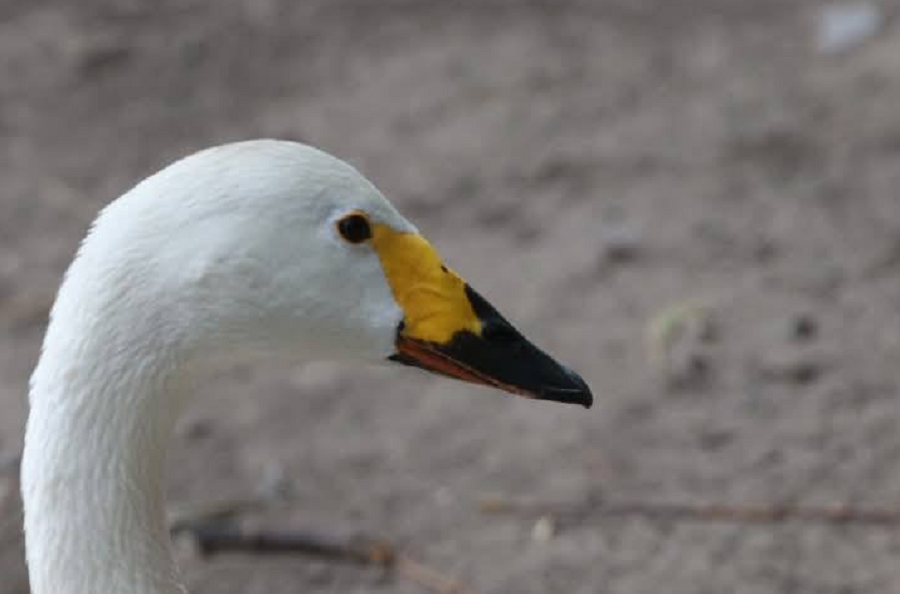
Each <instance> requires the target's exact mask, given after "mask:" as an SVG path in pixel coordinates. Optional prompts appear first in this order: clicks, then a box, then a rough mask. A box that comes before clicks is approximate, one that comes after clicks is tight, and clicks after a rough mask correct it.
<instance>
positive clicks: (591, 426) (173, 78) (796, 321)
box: [0, 0, 900, 594]
mask: <svg viewBox="0 0 900 594" xmlns="http://www.w3.org/2000/svg"><path fill="white" fill-rule="evenodd" d="M881 6H882V7H883V8H884V10H885V14H886V16H887V20H886V23H885V25H884V27H883V28H882V30H881V31H880V32H879V34H878V35H877V36H875V37H874V38H873V39H871V40H869V41H868V42H867V43H865V44H863V45H861V46H858V47H856V48H853V49H852V50H850V51H847V52H844V53H842V54H839V55H823V54H822V53H820V52H818V51H817V50H816V43H815V39H814V30H815V25H816V22H817V18H818V15H819V12H820V9H821V7H822V3H820V2H814V1H801V0H796V1H793V2H783V1H775V0H754V1H753V2H748V1H746V0H677V1H676V0H656V1H652V0H640V1H639V0H605V1H597V2H593V3H592V2H565V1H561V2H550V1H546V2H539V1H534V2H529V1H520V2H516V1H513V0H485V1H483V2H476V1H473V2H469V3H458V2H454V3H450V2H437V1H428V0H390V1H385V2H375V1H365V0H349V1H342V2H337V1H326V0H318V1H312V2H311V1H307V2H291V1H288V0H246V1H244V2H221V3H212V2H208V3H204V2H201V1H198V0H181V1H175V0H169V1H166V2H156V3H151V2H141V1H140V0H131V1H128V2H113V1H109V2H97V1H90V2H88V1H84V2H80V3H77V5H76V3H75V2H68V3H67V2H62V1H56V2H48V1H36V0H32V1H29V2H25V1H14V0H8V1H7V2H5V3H3V4H2V5H0V139H2V140H0V213H2V214H0V406H2V411H3V412H2V415H0V458H2V457H3V456H12V455H14V454H15V453H16V452H17V451H18V449H19V448H20V440H21V436H22V427H23V421H24V418H25V414H26V400H25V399H26V383H27V378H28V375H29V373H30V370H31V367H32V366H33V364H34V361H35V359H36V356H37V352H38V348H39V343H40V339H41V336H42V333H43V330H44V325H45V319H46V313H47V310H48V307H49V306H50V304H51V302H52V299H53V295H54V291H55V289H56V286H57V283H58V279H59V276H60V274H61V273H62V271H63V269H64V267H65V266H66V264H67V263H68V261H69V260H70V258H71V256H72V253H73V251H74V249H75V247H76V245H77V242H78V240H79V239H80V237H81V236H82V235H83V233H84V231H85V229H86V227H87V225H88V224H89V222H90V221H91V219H92V218H93V217H94V215H95V213H96V211H97V210H98V208H100V207H101V206H102V205H103V204H105V203H106V202H108V201H109V200H111V199H113V198H114V197H115V196H117V195H118V194H119V193H121V192H122V191H124V190H125V189H127V188H128V187H129V186H130V185H131V184H133V183H134V182H135V181H136V180H137V179H139V178H141V177H143V176H144V175H147V174H149V173H151V172H152V171H154V170H156V169H157V168H159V167H161V166H162V165H164V164H165V163H167V162H168V161H170V160H172V159H174V158H176V157H178V156H180V155H183V154H185V153H187V152H190V151H192V150H195V149H198V148H201V147H205V146H207V145H211V144H216V143H220V142H224V141H227V140H232V139H242V138H248V137H259V136H277V137H283V138H292V139H301V140H303V141H306V142H309V143H312V144H315V145H317V146H320V147H322V148H324V149H326V150H329V151H331V152H333V153H335V154H338V155H340V156H342V157H344V158H346V159H348V160H349V161H351V162H353V163H354V164H356V165H357V166H358V167H360V168H361V169H362V170H363V171H364V172H365V173H366V174H367V175H368V176H369V177H370V178H371V179H373V180H374V181H375V182H376V183H377V184H378V185H379V187H380V188H381V189H382V190H383V191H384V192H385V194H386V195H388V196H389V197H390V198H391V199H392V200H393V201H394V202H395V203H396V204H397V205H398V206H399V207H400V209H401V210H402V211H404V212H405V213H406V214H407V215H408V216H410V218H412V219H413V220H415V221H416V222H417V223H418V224H419V226H420V228H421V229H422V230H423V231H424V232H425V233H426V234H427V235H428V236H429V237H430V238H431V239H432V240H433V241H434V242H435V243H436V244H437V245H438V246H439V247H440V249H441V250H442V252H443V253H444V256H445V257H446V259H447V260H448V261H449V262H450V263H451V264H452V265H453V266H454V267H455V268H457V269H458V270H460V271H461V272H462V273H463V274H464V275H465V276H466V277H467V278H468V279H469V280H470V281H471V282H472V284H473V285H474V286H476V287H477V288H478V289H479V290H480V291H481V292H482V293H483V294H485V295H486V296H487V297H488V298H490V299H491V300H492V301H493V302H495V304H496V305H498V307H500V308H501V309H502V310H503V311H504V312H505V313H507V315H508V317H510V318H511V319H513V320H514V321H516V322H517V323H518V325H519V326H520V327H521V328H522V329H523V330H525V331H526V333H527V334H529V335H531V336H532V337H534V338H535V339H536V340H537V341H538V342H539V343H541V344H542V345H543V346H545V347H546V348H547V349H548V350H550V351H552V352H554V353H555V354H556V355H558V356H559V358H560V359H562V360H564V361H566V362H568V363H569V364H571V366H573V367H574V368H576V369H578V370H579V371H581V372H582V373H583V374H584V376H585V377H586V379H588V381H589V382H590V383H591V385H592V386H593V388H594V390H595V393H596V396H597V400H598V406H596V407H595V408H594V409H592V410H590V411H584V410H581V409H578V408H577V407H564V406H558V405H553V404H545V403H534V402H528V401H524V400H517V399H513V398H509V397H503V396H501V395H499V394H495V393H491V392H489V391H487V390H482V389H477V388H473V387H470V386H466V385H462V384H457V383H453V382H449V381H446V380H440V379H436V378H430V377H427V376H425V375H420V374H418V373H415V372H412V371H407V370H401V369H350V368H348V367H346V366H344V367H341V366H331V365H324V364H318V365H315V366H297V367H296V368H293V369H286V368H284V367H275V366H271V367H263V368H258V367H247V366H239V367H236V368H234V369H231V370H229V371H228V372H226V373H223V374H222V375H220V376H217V377H215V378H211V379H210V381H209V383H208V385H207V386H206V389H205V390H204V391H203V392H204V393H203V394H201V395H200V396H199V397H198V399H197V402H196V405H195V406H194V407H193V408H192V409H191V410H190V412H189V414H188V418H187V419H185V422H184V425H183V428H182V429H181V430H179V436H178V443H177V445H176V451H175V456H174V460H173V468H172V480H171V499H172V501H173V502H175V503H190V502H194V503H196V502H202V501H209V500H212V499H219V498H221V497H224V496H245V495H248V494H252V493H254V492H255V491H256V490H257V489H258V488H259V487H260V485H264V484H266V483H267V482H271V480H272V477H273V476H281V479H282V482H284V483H287V486H288V487H289V488H290V491H291V492H292V496H293V499H292V502H291V503H290V504H289V505H287V506H283V507H280V508H278V509H272V510H268V511H266V512H263V513H260V514H255V515H254V516H253V517H252V518H250V521H252V522H256V523H258V524H261V525H264V526H280V527H294V528H297V527H319V528H334V529H341V530H348V531H352V530H359V531H362V532H364V533H367V534H370V535H375V536H382V537H385V538H389V539H391V540H392V541H393V542H396V543H398V544H399V545H400V546H402V547H403V549H404V550H406V551H409V552H410V553H411V554H414V555H415V556H416V557H417V558H418V559H420V560H422V561H423V562H426V563H428V564H429V565H431V566H434V567H436V568H440V569H441V570H442V571H444V572H446V573H448V574H451V575H455V576H457V577H459V578H460V579H462V580H464V581H465V582H467V583H468V584H469V585H471V587H472V588H473V589H474V590H475V591H477V592H479V593H512V592H515V593H518V594H531V593H535V594H536V593H547V592H552V593H556V592H567V593H571V594H579V593H599V592H603V593H609V594H615V593H623V594H625V593H627V594H641V593H648V594H650V593H659V592H665V593H667V594H698V593H699V594H706V593H709V594H712V593H721V592H739V593H748V594H749V593H760V594H762V593H773V592H776V593H810V594H813V593H814V594H832V593H833V594H839V593H840V594H850V593H863V592H865V593H866V594H889V593H894V592H897V591H900V563H898V559H897V557H898V555H900V535H898V534H897V530H896V528H892V527H890V526H877V525H876V526H838V527H835V526H826V525H816V524H806V523H800V522H782V523H776V524H774V525H754V524H742V523H703V522H684V521H677V520H671V519H653V518H650V519H648V518H642V517H634V516H628V517H620V518H604V517H603V516H601V515H598V514H596V513H593V514H592V513H587V514H583V515H579V516H578V517H577V518H576V519H574V520H572V519H569V520H568V521H564V520H565V518H558V522H557V530H556V531H555V532H554V533H553V534H552V535H551V537H550V538H549V539H537V540H536V539H535V538H534V537H533V527H534V525H535V521H536V520H537V518H536V517H535V516H534V515H530V514H514V515H507V516H494V515H485V514H484V513H482V512H481V511H479V508H478V505H477V502H478V499H479V497H481V496H483V495H485V494H489V493H496V494H501V495H503V496H510V497H524V498H529V499H536V500H548V501H560V502H571V503H572V504H573V505H577V504H578V502H580V501H584V500H585V499H589V498H590V499H594V500H596V499H598V498H604V499H606V500H615V501H652V502H675V503H691V504H700V503H713V502H724V503H732V504H767V503H778V504H782V503H793V504H804V505H810V504H830V503H846V504H852V505H854V506H861V507H880V506H891V505H892V504H896V503H897V502H898V500H900V472H898V465H900V431H898V428H897V423H898V418H900V410H898V406H897V395H898V375H897V372H896V370H897V364H898V362H900V274H898V266H900V198H898V195H897V191H898V190H897V189H898V187H900V166H898V163H900V74H898V73H900V26H898V25H897V23H896V22H895V21H894V19H893V16H894V15H895V14H896V12H897V10H898V9H900V3H898V2H887V1H885V2H883V3H881ZM0 506H2V507H0V514H2V515H0V575H2V580H0V592H2V593H3V594H22V593H25V592H27V585H26V577H25V572H24V567H23V562H22V560H21V541H20V536H19V529H18V525H19V514H20V511H19V502H18V499H17V497H16V495H15V481H14V480H13V477H12V476H11V473H8V472H7V473H6V474H5V475H4V476H0ZM181 557H183V564H184V571H185V576H186V581H187V582H188V584H189V586H190V587H191V589H192V591H193V592H196V593H199V594H204V593H219V594H224V593H242V594H254V593H262V592H265V593H267V594H279V593H285V594H287V593H294V592H299V591H302V592H314V593H325V592H342V593H349V592H409V593H415V592H423V591H424V590H423V589H422V588H421V587H420V586H418V585H416V584H414V583H412V582H410V581H408V580H404V579H398V578H396V577H394V576H391V575H385V574H384V573H382V572H381V571H378V570H375V569H365V568H355V567H347V566H335V565H330V564H325V563H322V562H319V561H310V560H306V559H298V558H286V559H263V560H261V559H254V558H250V557H241V556H228V557H220V558H217V559H215V560H213V561H210V562H206V561H203V560H201V559H199V558H197V557H196V556H194V555H191V554H190V553H189V552H188V551H182V554H181Z"/></svg>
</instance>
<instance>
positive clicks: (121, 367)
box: [22, 324, 184, 594]
mask: <svg viewBox="0 0 900 594" xmlns="http://www.w3.org/2000/svg"><path fill="white" fill-rule="evenodd" d="M52 326H53V324H51V329H50V333H49V334H48V341H47V344H45V351H44V354H43V355H42V358H41V361H40V363H39V365H38V368H37V370H36V371H35V375H34V377H33V378H32V390H31V412H30V415H29V419H28V425H27V429H26V438H25V450H24V455H23V466H22V489H23V501H24V504H25V535H26V553H27V559H28V567H29V577H30V580H31V588H32V593H33V594H96V593H98V592H108V593H113V592H116V593H122V594H184V590H183V588H182V587H181V586H180V585H179V582H178V575H177V569H176V566H175V563H174V561H173V558H172V554H171V549H170V543H169V533H168V529H167V523H166V517H165V498H164V495H165V484H166V482H165V466H166V457H167V444H168V442H169V438H170V435H171V433H172V429H173V426H174V423H175V420H176V417H177V414H178V411H179V409H180V408H181V402H182V400H183V398H182V392H183V390H182V389H181V387H180V386H181V385H182V384H181V382H177V381H174V380H173V376H172V375H171V374H169V373H166V372H165V365H164V363H163V362H161V361H159V360H157V359H156V358H155V357H154V356H153V355H152V354H150V353H147V352H135V353H133V354H132V355H133V358H134V360H132V361H125V360H123V355H122V352H121V350H120V351H119V352H118V353H117V354H116V353H109V352H103V349H102V348H92V345H89V344H78V345H75V344H69V345H65V344H63V345H60V344H54V343H52V342H51V340H50V334H52V332H53V328H52ZM95 335H96V333H95ZM59 342H62V343H64V342H65V341H59ZM97 344H104V343H103V341H99V342H96V343H95V345H97ZM105 344H110V343H105ZM60 346H62V348H57V347H60ZM92 351H93V352H92ZM72 353H75V354H76V355H75V356H72ZM114 361H115V362H117V364H115V365H112V363H113V362H114Z"/></svg>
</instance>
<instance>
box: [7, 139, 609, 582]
mask: <svg viewBox="0 0 900 594" xmlns="http://www.w3.org/2000/svg"><path fill="white" fill-rule="evenodd" d="M50 317H51V320H50V324H49V327H48V329H47V334H46V337H45V339H44V344H43V350H42V353H41V357H40V360H39V362H38V365H37V367H36V369H35V371H34V374H33V376H32V378H31V387H30V395H29V398H30V404H31V410H30V415H29V419H28V425H27V430H26V437H25V450H24V456H23V461H22V495H23V499H24V505H25V535H26V551H27V559H28V570H29V577H30V580H31V591H32V592H33V594H184V589H183V587H182V586H181V585H180V582H179V577H178V572H177V569H176V566H175V563H174V562H173V557H172V554H171V552H170V546H169V544H170V543H169V534H168V530H167V527H166V517H165V501H164V485H165V480H164V471H165V461H166V452H167V442H168V440H169V437H170V434H171V432H172V429H173V425H174V423H175V420H176V418H177V417H178V414H179V412H180V411H181V410H182V409H183V407H184V406H185V404H186V402H187V400H188V397H189V396H190V393H191V391H192V385H195V384H196V382H197V381H199V380H200V379H202V377H203V372H204V370H205V369H206V368H208V367H209V365H210V364H212V363H215V362H216V361H217V360H218V359H220V358H221V357H222V356H225V355H228V356H233V355H234V354H236V353H237V354H239V355H250V354H256V353H264V354H267V355H280V356H284V355H287V356H289V357H291V358H293V359H294V360H304V359H310V358H317V359H322V358H329V359H342V360H349V361H354V362H383V361H385V360H386V359H390V360H393V361H396V362H399V363H405V364H409V365H415V366H418V367H422V368H424V369H428V370H431V371H435V372H438V373H441V374H443V375H448V376H453V377H457V378H460V379H464V380H467V381H471V382H476V383H481V384H486V385H490V386H494V387H497V388H500V389H503V390H506V391H509V392H514V393H517V394H521V395H526V396H531V397H536V398H542V399H548V400H557V401H562V402H574V403H579V404H583V405H585V406H589V405H590V404H591V399H592V397H591V393H590V391H589V389H588V387H587V385H586V384H585V383H584V381H583V380H582V379H581V378H580V377H578V376H577V375H576V374H575V373H573V372H572V371H570V370H568V369H567V368H565V367H563V366H562V365H560V364H558V363H556V362H555V361H554V360H553V359H551V358H550V357H549V356H548V355H546V354H544V353H543V352H542V351H540V350H538V349H537V348H536V347H535V346H533V345H532V344H531V343H529V342H528V341H526V339H525V338H523V337H522V335H521V334H519V333H518V332H517V331H516V330H515V329H514V328H513V327H512V326H511V325H510V324H509V323H507V322H506V321H505V320H504V319H503V318H502V317H501V316H500V315H499V314H498V313H497V312H496V311H495V310H494V309H493V308H492V307H491V306H490V305H489V304H488V303H487V302H486V301H485V300H484V299H482V298H481V297H480V296H479V295H478V294H477V293H475V292H474V291H473V290H472V289H471V288H470V287H469V286H468V285H467V284H466V283H465V282H464V281H463V280H462V279H461V278H460V277H459V276H458V275H456V273H454V272H453V271H452V270H450V269H448V268H447V267H446V266H445V265H444V264H443V263H442V261H441V259H440V257H439V256H438V254H437V252H436V251H435V250H434V248H433V247H432V246H431V245H430V244H429V243H428V242H427V241H426V240H425V239H423V238H422V236H421V235H419V233H418V231H417V230H416V228H415V227H414V226H413V225H412V224H411V223H409V222H408V221H407V220H406V219H404V218H403V217H402V216H401V215H400V214H399V213H398V212H397V211H396V210H395V209H394V207H393V206H391V204H390V203H389V202H388V201H387V200H386V199H385V198H384V197H383V196H382V195H381V194H380V193H379V192H378V190H377V189H376V188H375V187H374V186H373V185H372V184H371V183H370V182H369V181H367V180H366V179H365V178H364V177H362V176H361V175H360V174H359V173H358V172H357V171H356V170H355V169H353V168H352V167H351V166H349V165H347V164H346V163H344V162H342V161H340V160H338V159H336V158H334V157H331V156H329V155H327V154H325V153H323V152H321V151H318V150H316V149H313V148H311V147H308V146H305V145H301V144H297V143H292V142H285V141H275V140H257V141H248V142H241V143H235V144H229V145H225V146H221V147H216V148H212V149H208V150H205V151H202V152H200V153H197V154H194V155H192V156H189V157H186V158H184V159H182V160H181V161H178V162H176V163H174V164H172V165H170V166H169V167H167V168H165V169H163V170H162V171H160V172H159V173H156V174H155V175H153V176H151V177H149V178H147V179H146V180H144V181H142V182H141V183H139V184H138V185H137V186H135V187H134V188H133V189H132V190H130V191H129V192H127V193H125V194H124V195H122V196H121V197H120V198H118V199H117V200H115V201H114V202H113V203H111V204H110V205H109V206H107V207H106V208H105V209H104V210H103V211H102V212H101V214H100V215H99V216H98V218H97V220H96V221H95V223H94V225H93V227H92V229H91V231H90V233H89V234H88V236H87V238H86V239H85V240H84V242H83V243H82V245H81V248H80V249H79V251H78V254H77V256H76V258H75V260H74V261H73V263H72V264H71V266H70V267H69V270H68V272H67V273H66V276H65V279H64V281H63V283H62V286H61V288H60V290H59V294H58V297H57V299H56V303H55V304H54V306H53V309H52V311H51V316H50Z"/></svg>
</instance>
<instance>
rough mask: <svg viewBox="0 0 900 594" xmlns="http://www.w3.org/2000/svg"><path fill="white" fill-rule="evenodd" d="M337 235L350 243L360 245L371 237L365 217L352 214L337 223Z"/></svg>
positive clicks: (370, 229)
mask: <svg viewBox="0 0 900 594" xmlns="http://www.w3.org/2000/svg"><path fill="white" fill-rule="evenodd" d="M337 228H338V233H340V234H341V237H343V238H344V239H346V240H347V241H349V242H350V243H362V242H364V241H365V240H367V239H370V238H371V237H372V228H371V227H370V226H369V221H368V220H367V219H366V217H365V216H363V215H361V214H359V213H354V214H350V215H347V216H345V217H344V218H343V219H341V220H340V221H338V223H337Z"/></svg>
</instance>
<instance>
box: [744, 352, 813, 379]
mask: <svg viewBox="0 0 900 594" xmlns="http://www.w3.org/2000/svg"><path fill="white" fill-rule="evenodd" d="M826 367H827V365H826V362H825V360H824V358H823V356H822V355H821V354H820V353H817V352H815V351H812V350H810V349H778V348H776V349H773V350H771V351H770V352H768V353H766V355H765V356H763V357H762V358H760V360H759V361H758V369H759V372H760V373H761V375H762V376H763V377H765V378H768V379H770V380H773V381H780V382H786V383H791V384H797V385H803V384H810V383H812V382H814V381H816V380H818V379H819V378H820V377H821V376H822V374H823V373H824V372H825V369H826Z"/></svg>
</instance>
